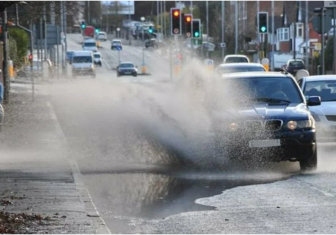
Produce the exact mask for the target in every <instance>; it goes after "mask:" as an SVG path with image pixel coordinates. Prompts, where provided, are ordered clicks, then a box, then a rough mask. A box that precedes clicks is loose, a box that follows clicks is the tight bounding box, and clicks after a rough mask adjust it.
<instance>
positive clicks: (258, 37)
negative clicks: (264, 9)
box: [257, 0, 260, 60]
mask: <svg viewBox="0 0 336 235" xmlns="http://www.w3.org/2000/svg"><path fill="white" fill-rule="evenodd" d="M259 11H260V5H259V0H257V15H258V14H259ZM257 42H258V50H257V51H258V60H260V33H259V17H257Z"/></svg>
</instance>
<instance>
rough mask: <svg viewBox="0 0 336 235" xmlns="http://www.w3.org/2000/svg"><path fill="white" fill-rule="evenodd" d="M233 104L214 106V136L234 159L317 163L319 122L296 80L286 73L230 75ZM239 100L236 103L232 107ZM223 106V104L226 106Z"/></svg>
mask: <svg viewBox="0 0 336 235" xmlns="http://www.w3.org/2000/svg"><path fill="white" fill-rule="evenodd" d="M219 79H220V82H221V83H223V84H225V86H226V87H228V88H229V90H230V91H231V93H232V94H231V93H230V94H229V95H228V98H227V100H225V103H226V104H228V105H229V106H228V107H225V108H220V109H219V110H216V109H215V110H214V111H213V112H214V115H213V118H214V119H213V122H212V123H213V131H214V136H215V139H216V141H217V143H218V144H219V146H220V147H221V148H223V152H224V153H227V156H229V157H230V158H233V159H237V158H238V159H240V158H243V160H242V161H244V160H246V161H248V160H249V159H250V160H251V159H252V161H255V162H258V161H263V160H266V161H299V163H300V168H301V170H314V169H316V167H317V144H316V130H315V120H314V118H313V117H312V115H311V113H310V111H309V109H308V106H317V105H320V103H321V101H320V97H318V96H313V97H310V98H309V99H308V100H307V101H306V99H305V98H304V96H303V94H302V92H301V90H300V88H299V86H298V85H297V83H296V81H295V79H294V78H293V77H292V76H290V75H286V74H282V73H273V72H272V73H264V72H255V73H235V74H225V75H223V77H222V78H219ZM230 104H234V105H230ZM220 107H221V106H220Z"/></svg>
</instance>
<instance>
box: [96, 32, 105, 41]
mask: <svg viewBox="0 0 336 235" xmlns="http://www.w3.org/2000/svg"><path fill="white" fill-rule="evenodd" d="M97 39H98V40H101V41H106V40H107V35H106V33H105V32H99V33H98V34H97Z"/></svg>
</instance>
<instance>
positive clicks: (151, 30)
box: [148, 26, 153, 34]
mask: <svg viewBox="0 0 336 235" xmlns="http://www.w3.org/2000/svg"><path fill="white" fill-rule="evenodd" d="M148 33H150V34H152V33H153V26H149V29H148Z"/></svg>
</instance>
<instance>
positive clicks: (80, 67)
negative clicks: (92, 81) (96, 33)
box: [72, 51, 96, 78]
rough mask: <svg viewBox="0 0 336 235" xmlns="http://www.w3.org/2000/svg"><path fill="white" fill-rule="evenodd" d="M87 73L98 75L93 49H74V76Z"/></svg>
mask: <svg viewBox="0 0 336 235" xmlns="http://www.w3.org/2000/svg"><path fill="white" fill-rule="evenodd" d="M77 75H86V76H91V77H93V78H95V77H96V68H95V65H94V59H93V52H92V51H74V53H73V57H72V76H73V77H76V76H77Z"/></svg>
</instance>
